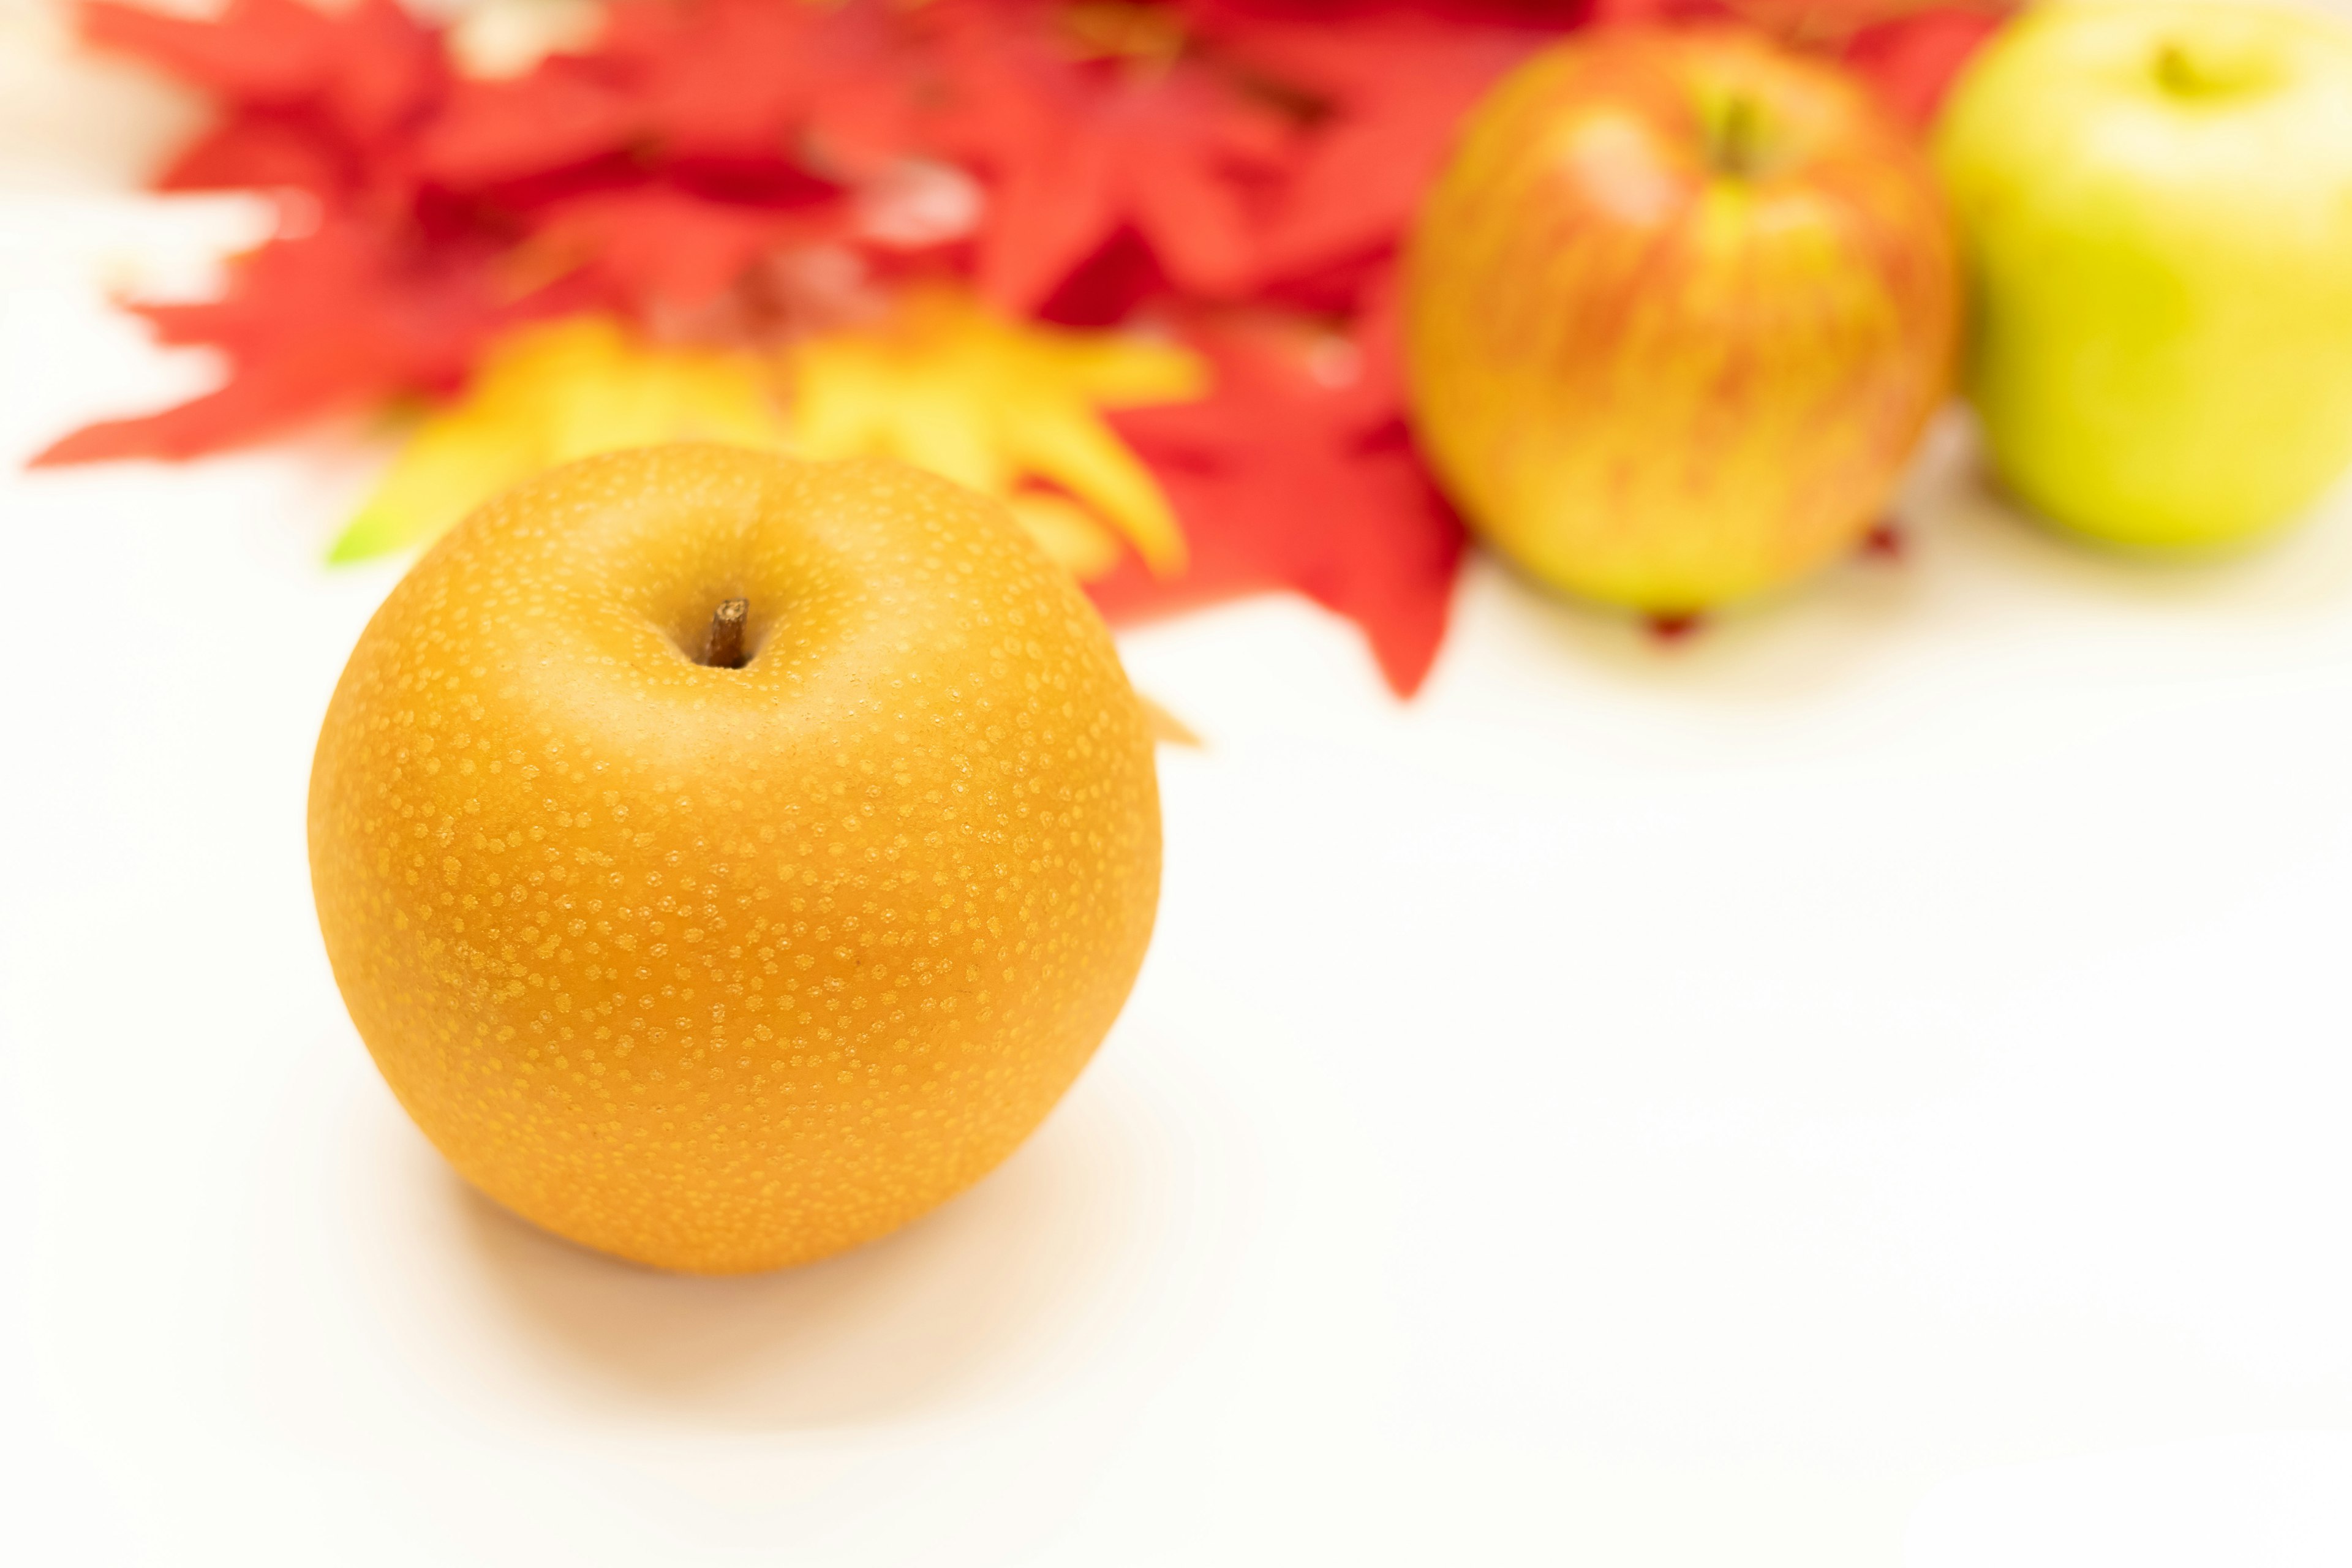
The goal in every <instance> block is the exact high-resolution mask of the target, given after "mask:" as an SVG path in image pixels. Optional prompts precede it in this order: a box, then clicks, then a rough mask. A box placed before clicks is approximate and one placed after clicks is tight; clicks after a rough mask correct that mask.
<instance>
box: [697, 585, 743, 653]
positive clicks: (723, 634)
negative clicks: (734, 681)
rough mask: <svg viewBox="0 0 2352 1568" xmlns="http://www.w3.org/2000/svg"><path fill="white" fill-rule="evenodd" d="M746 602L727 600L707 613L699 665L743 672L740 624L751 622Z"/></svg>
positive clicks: (741, 626)
mask: <svg viewBox="0 0 2352 1568" xmlns="http://www.w3.org/2000/svg"><path fill="white" fill-rule="evenodd" d="M750 618H751V601H750V600H749V599H728V600H726V601H724V602H722V603H721V604H720V605H719V607H718V608H717V609H715V610H713V611H711V612H710V635H709V637H707V638H706V639H705V640H704V642H703V645H702V662H703V663H705V664H707V665H709V667H710V668H713V669H740V668H743V658H744V655H743V623H744V622H745V621H746V620H748V619H750Z"/></svg>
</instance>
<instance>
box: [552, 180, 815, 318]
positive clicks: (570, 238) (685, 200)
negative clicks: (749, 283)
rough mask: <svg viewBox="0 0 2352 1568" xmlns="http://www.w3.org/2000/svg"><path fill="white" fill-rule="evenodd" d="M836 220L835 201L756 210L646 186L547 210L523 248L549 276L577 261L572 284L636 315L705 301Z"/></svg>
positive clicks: (589, 196)
mask: <svg viewBox="0 0 2352 1568" xmlns="http://www.w3.org/2000/svg"><path fill="white" fill-rule="evenodd" d="M845 221H846V213H845V210H844V209H843V208H842V207H841V206H840V205H838V204H826V205H819V204H814V203H809V204H800V205H751V204H748V203H739V202H727V201H715V200H711V199H709V198H708V197H705V196H702V195H697V194H696V193H694V192H692V191H689V190H685V189H681V188H679V187H677V186H676V185H673V184H658V183H648V184H639V185H634V186H624V187H620V188H616V189H613V190H607V191H596V192H591V193H589V194H587V195H580V196H576V197H572V198H571V199H569V200H566V201H562V202H558V203H553V204H551V205H549V206H547V207H546V208H544V209H542V210H541V212H539V213H538V214H537V215H535V227H534V229H533V233H532V236H531V240H530V246H531V247H532V249H533V250H534V251H536V252H538V253H539V254H540V255H541V257H543V258H548V259H549V260H551V262H552V263H553V264H554V265H553V266H552V267H551V268H550V269H551V270H558V269H562V262H563V261H565V260H567V259H572V260H576V262H577V263H578V265H579V268H581V271H580V273H579V274H578V276H577V281H578V282H579V283H580V284H582V285H583V286H584V287H586V288H589V289H593V290H594V291H595V292H596V293H598V294H599V295H601V296H604V297H605V298H607V299H609V300H613V301H614V302H615V303H616V304H618V305H620V306H622V307H623V308H625V309H627V310H632V311H634V312H635V313H639V314H644V313H646V312H648V311H651V310H655V309H657V308H661V307H668V306H695V305H700V304H703V303H706V302H707V301H709V300H711V299H713V298H714V297H716V296H717V295H719V293H721V292H722V291H724V290H725V289H727V288H728V287H729V286H730V285H731V284H732V283H734V282H735V281H736V279H738V278H740V276H741V275H742V273H743V271H744V269H745V268H748V267H749V266H751V264H752V263H753V262H754V261H756V260H758V259H759V258H761V257H762V256H765V255H767V254H769V253H770V252H772V251H774V250H776V249H778V248H779V247H782V246H784V245H786V244H794V243H797V244H807V243H811V242H813V241H815V240H818V239H821V238H827V237H834V236H835V235H837V234H838V233H839V232H840V231H841V230H842V229H843V228H844V226H845Z"/></svg>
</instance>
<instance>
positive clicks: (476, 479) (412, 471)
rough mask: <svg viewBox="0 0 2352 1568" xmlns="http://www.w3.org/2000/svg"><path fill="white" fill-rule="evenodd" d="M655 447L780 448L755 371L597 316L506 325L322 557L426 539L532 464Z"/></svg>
mask: <svg viewBox="0 0 2352 1568" xmlns="http://www.w3.org/2000/svg"><path fill="white" fill-rule="evenodd" d="M660 441H726V442H731V443H734V444H736V445H739V446H748V447H782V445H783V444H784V423H783V417H782V412H781V410H780V409H779V407H778V406H777V404H776V402H775V399H774V396H773V395H772V390H771V387H770V372H769V368H768V366H767V365H766V364H765V363H763V362H762V361H761V359H760V358H759V357H758V356H756V355H753V354H750V353H728V352H719V351H711V350H699V349H674V348H654V347H649V346H646V345H644V344H641V343H638V342H635V341H633V340H632V339H631V338H630V337H629V336H628V334H627V333H626V332H625V331H623V330H622V328H621V327H620V325H619V324H618V323H617V322H614V321H611V320H608V319H606V318H604V317H601V316H575V317H572V318H571V319H569V320H566V321H555V322H551V323H548V324H545V325H539V326H531V327H525V328H521V329H519V330H517V331H513V332H510V333H509V334H507V335H506V336H505V337H503V338H501V339H500V340H499V342H497V343H495V344H493V345H492V346H491V348H490V351H489V353H488V354H486V355H485V356H484V358H483V361H482V363H481V366H480V368H479V369H478V370H477V371H476V372H475V373H474V379H473V382H472V384H470V385H469V386H468V387H467V391H466V395H465V396H464V398H463V399H461V400H460V401H459V402H457V404H455V405H452V406H450V407H448V408H445V409H442V410H439V411H437V412H436V413H433V414H430V415H427V416H425V420H424V422H423V423H422V424H420V425H419V426H417V428H416V431H415V434H414V435H413V436H411V437H409V440H408V444H407V446H406V447H404V448H403V449H402V451H401V453H400V456H399V457H398V458H394V461H393V466H392V468H391V471H390V472H389V473H387V474H386V475H385V476H384V479H383V484H381V485H380V486H378V487H377V489H376V492H375V494H374V496H373V498H371V499H370V500H369V501H368V503H367V505H366V506H365V507H363V508H362V510H361V511H360V514H359V516H357V517H356V518H353V519H352V522H351V525H350V526H349V527H348V528H346V529H344V530H343V532H342V535H341V538H339V539H337V540H336V541H335V544H334V548H333V549H332V550H331V552H329V555H328V559H330V560H331V561H339V562H341V561H361V560H365V559H366V558H368V557H370V556H373V555H382V554H384V553H385V552H390V551H394V550H398V549H401V548H403V547H404V546H407V545H411V544H422V543H425V542H427V541H430V540H432V539H434V538H436V536H438V535H439V534H440V533H441V532H442V531H444V530H445V529H446V528H448V527H449V525H450V524H452V523H454V522H456V521H457V520H458V519H459V518H461V517H464V516H465V515H466V514H467V512H469V511H471V510H474V508H476V507H477V506H479V505H480V504H481V503H482V502H484V501H486V500H489V499H490V498H491V497H492V496H494V495H496V494H498V493H499V491H500V490H503V489H506V488H508V487H509V485H513V484H517V483H520V481H521V480H524V479H529V478H530V477H531V476H532V475H533V474H536V473H538V472H540V471H541V469H543V468H552V467H554V466H555V465H556V464H558V463H565V462H570V461H571V460H572V459H573V458H585V457H590V456H593V454H595V453H598V452H609V451H614V450H615V449H617V448H620V447H643V446H648V445H651V444H653V443H656V442H660Z"/></svg>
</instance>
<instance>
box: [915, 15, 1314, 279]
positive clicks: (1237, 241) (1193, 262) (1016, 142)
mask: <svg viewBox="0 0 2352 1568" xmlns="http://www.w3.org/2000/svg"><path fill="white" fill-rule="evenodd" d="M1165 15H1167V16H1169V17H1170V18H1171V20H1172V19H1173V17H1174V13H1172V12H1169V13H1165ZM936 20H937V23H938V26H939V27H940V35H939V46H938V47H939V49H940V61H941V69H942V72H943V75H944V77H945V79H946V80H947V82H948V84H949V92H950V103H949V105H948V107H947V108H946V110H945V111H944V112H943V113H941V114H940V115H939V116H936V117H935V118H934V121H933V134H934V135H935V136H936V137H937V138H938V143H939V146H940V151H942V152H944V153H947V154H948V155H950V156H951V157H954V158H956V159H957V160H959V161H961V162H963V163H969V164H971V165H972V166H974V167H975V168H976V170H977V171H978V172H979V173H980V174H981V175H982V177H983V178H984V179H985V180H987V181H988V183H989V184H990V187H991V201H990V204H989V208H988V212H987V214H986V216H985V218H984V220H983V223H982V229H981V234H980V241H979V258H978V268H979V280H980V286H981V289H982V292H983V293H985V294H987V295H988V296H989V297H990V298H991V299H992V300H994V301H995V302H996V303H997V304H998V305H1000V306H1002V307H1003V308H1004V309H1006V310H1013V311H1016V312H1020V313H1027V312H1029V311H1032V310H1035V309H1036V308H1037V307H1038V306H1039V305H1040V304H1041V303H1043V302H1044V301H1045V300H1046V299H1047V298H1048V297H1049V296H1051V295H1052V294H1053V293H1054V291H1055V289H1056V288H1057V287H1058V286H1059V285H1060V284H1062V283H1063V282H1065V281H1066V280H1067V279H1069V277H1070V276H1071V274H1072V273H1074V272H1075V271H1076V270H1077V268H1079V267H1080V266H1081V265H1082V264H1084V263H1085V262H1086V261H1087V260H1088V258H1092V257H1094V256H1095V255H1097V253H1098V252H1100V251H1102V250H1103V249H1104V248H1105V247H1106V246H1108V244H1109V243H1110V242H1111V241H1112V240H1113V239H1115V238H1116V237H1118V236H1119V235H1120V234H1121V233H1122V232H1129V231H1131V232H1133V233H1134V234H1136V235H1137V236H1138V237H1140V238H1141V240H1142V241H1143V243H1144V244H1145V245H1146V247H1148V248H1149V249H1150V252H1151V254H1152V256H1153V258H1154V259H1155V260H1156V261H1157V263H1158V265H1159V268H1160V271H1161V272H1162V274H1163V275H1164V276H1165V277H1166V278H1167V279H1169V281H1170V282H1171V284H1173V285H1174V286H1175V287H1176V288H1177V289H1180V290H1181V291H1183V292H1185V293H1188V294H1192V295H1194V296H1197V297H1201V298H1207V299H1233V298H1238V297H1241V296H1243V295H1245V294H1246V293H1247V292H1248V291H1249V290H1250V289H1252V288H1253V287H1255V284H1256V283H1257V282H1258V281H1259V279H1261V277H1262V276H1263V274H1264V258H1263V255H1262V245H1261V222H1260V213H1259V211H1258V210H1257V208H1258V204H1257V202H1256V201H1255V199H1254V198H1255V195H1256V194H1257V193H1258V192H1259V191H1261V190H1262V189H1263V187H1264V186H1265V184H1267V183H1268V182H1269V181H1270V180H1271V179H1272V178H1273V177H1274V175H1276V174H1277V173H1278V172H1279V170H1280V168H1281V165H1282V161H1283V158H1284V156H1285V154H1286V153H1287V151H1288V149H1289V146H1290V142H1291V136H1292V131H1293V124H1292V121H1291V119H1290V117H1289V116H1287V115H1286V114H1285V113H1284V112H1282V111H1281V110H1278V109H1277V108H1276V107H1275V106H1274V105H1273V104H1272V103H1270V102H1269V101H1267V100H1265V99H1263V98H1262V97H1259V96H1257V95H1255V94H1253V93H1252V92H1250V91H1249V90H1247V89H1245V88H1244V86H1243V84H1241V83H1240V82H1239V81H1238V80H1236V79H1234V78H1233V77H1231V76H1230V75H1229V74H1228V73H1226V72H1223V71H1222V70H1219V69H1217V68H1213V66H1211V65H1209V64H1206V63H1204V62H1203V61H1202V60H1201V59H1199V58H1195V57H1194V56H1192V54H1190V53H1187V52H1185V51H1184V49H1183V47H1182V44H1181V36H1174V37H1171V36H1170V35H1165V34H1152V35H1147V37H1149V38H1151V39H1154V40H1158V39H1161V38H1168V39H1169V40H1170V41H1168V42H1166V43H1165V44H1160V43H1158V42H1156V41H1155V42H1153V43H1151V44H1149V45H1143V44H1139V45H1134V46H1117V47H1114V46H1100V47H1096V48H1094V49H1093V50H1092V51H1091V52H1090V51H1089V49H1088V47H1087V45H1086V42H1085V40H1084V39H1083V38H1078V37H1072V36H1069V35H1067V34H1066V33H1065V32H1063V31H1061V30H1060V26H1061V25H1060V23H1059V21H1058V20H1057V17H1056V15H1055V9H1054V8H1053V7H1051V6H1048V5H1036V4H1025V3H1020V0H1013V3H1010V4H1008V3H1006V0H996V3H995V4H985V3H980V0H966V3H964V4H961V5H954V4H952V0H949V3H947V4H942V5H941V6H940V7H939V11H938V15H937V17H936Z"/></svg>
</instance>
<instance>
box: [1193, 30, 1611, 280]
mask: <svg viewBox="0 0 2352 1568" xmlns="http://www.w3.org/2000/svg"><path fill="white" fill-rule="evenodd" d="M1559 26H1565V24H1564V23H1562V24H1559ZM1559 26H1553V27H1551V28H1549V29H1544V30H1538V29H1537V28H1534V27H1530V26H1497V25H1494V24H1492V23H1489V22H1483V21H1464V20H1460V19H1456V18H1453V17H1450V16H1445V15H1443V14H1439V13H1430V12H1418V11H1410V10H1395V11H1389V12H1383V13H1376V14H1373V15H1370V16H1363V17H1360V18H1357V19H1352V20H1349V21H1348V22H1347V23H1346V24H1345V25H1344V26H1342V25H1338V24H1335V23H1333V22H1329V21H1316V22H1294V21H1272V22H1269V21H1266V20H1264V19H1262V18H1260V17H1257V16H1255V15H1253V14H1250V13H1245V12H1235V11H1233V10H1231V9H1230V8H1223V9H1220V10H1217V11H1213V12H1210V13H1208V14H1207V15H1206V16H1204V18H1203V21H1202V30H1203V34H1204V36H1205V37H1208V38H1210V39H1212V40H1213V42H1215V43H1216V44H1217V45H1218V46H1219V47H1221V48H1222V49H1223V50H1224V51H1225V52H1226V53H1228V54H1229V55H1230V56H1231V57H1232V58H1235V59H1236V60H1238V61H1240V62H1241V63H1242V64H1243V65H1244V67H1246V68H1249V69H1250V70H1252V71H1253V72H1255V73H1256V74H1258V75H1260V76H1262V77H1265V78H1268V79H1276V80H1279V81H1280V82H1281V83H1283V84H1284V85H1285V86H1286V87H1287V88H1289V89H1292V90H1295V91H1297V92H1300V93H1303V94H1306V95H1307V96H1309V97H1310V98H1311V99H1312V100H1314V101H1315V102H1316V104H1317V106H1318V109H1319V110H1320V112H1319V113H1318V117H1317V119H1316V121H1315V124H1314V126H1313V129H1312V131H1311V132H1309V133H1308V135H1307V137H1306V139H1305V145H1304V148H1303V150H1302V152H1301V154H1300V156H1299V157H1298V159H1297V162H1296V164H1295V166H1294V167H1293V169H1292V170H1291V171H1290V172H1289V175H1288V178H1287V180H1286V183H1285V184H1284V187H1283V196H1282V202H1281V205H1280V207H1279V209H1278V213H1277V216H1276V217H1275V219H1274V221H1273V224H1272V226H1271V228H1270V230H1269V232H1268V234H1267V236H1266V238H1265V257H1266V267H1267V269H1268V271H1269V272H1270V273H1273V274H1276V275H1279V276H1286V277H1287V276H1295V275H1297V274H1300V273H1305V272H1309V271H1312V270H1315V269H1317V268H1326V267H1328V266H1331V265H1333V264H1335V263H1339V262H1342V261H1345V260H1347V259H1349V258H1351V257H1356V256H1360V255H1364V254H1366V253H1370V252H1374V251H1378V250H1381V249H1382V248H1384V247H1388V246H1390V245H1392V244H1393V243H1394V242H1395V241H1396V239H1397V237H1398V236H1399V235H1400V234H1401V233H1402V231H1403V229H1404V228H1405V226H1407V225H1408V224H1410V223H1411V222H1412V215H1413V214H1414V213H1415V212H1416V211H1418V210H1419V208H1420V205H1421V199H1422V195H1423V193H1424V192H1425V191H1426V190H1427V189H1428V188H1429V183H1430V181H1431V180H1432V179H1433V178H1434V177H1435V175H1436V174H1437V171H1438V170H1439V169H1440V168H1441V167H1442V166H1443V165H1444V162H1445V157H1446V154H1447V153H1448V152H1450V151H1451V149H1452V146H1453V142H1454V128H1455V126H1456V125H1457V124H1458V123H1459V122H1460V121H1461V119H1462V117H1463V115H1464V114H1465V113H1466V112H1467V111H1468V110H1469V109H1470V108H1471V106H1472V105H1474V104H1475V103H1476V102H1477V101H1478V100H1479V99H1480V98H1482V97H1483V96H1485V94H1486V90H1487V89H1489V88H1490V87H1492V86H1493V85H1494V84H1495V82H1496V80H1497V79H1500V78H1501V77H1502V76H1503V74H1504V73H1505V72H1507V71H1508V70H1509V69H1510V68H1512V67H1513V66H1515V65H1517V63H1518V62H1519V61H1520V60H1522V59H1524V58H1527V56H1528V55H1529V54H1530V53H1532V52H1533V51H1534V50H1535V49H1537V48H1538V47H1541V46H1542V45H1543V44H1544V43H1546V42H1548V41H1549V39H1550V37H1552V36H1553V35H1554V34H1555V33H1556V32H1557V31H1558V30H1559Z"/></svg>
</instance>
